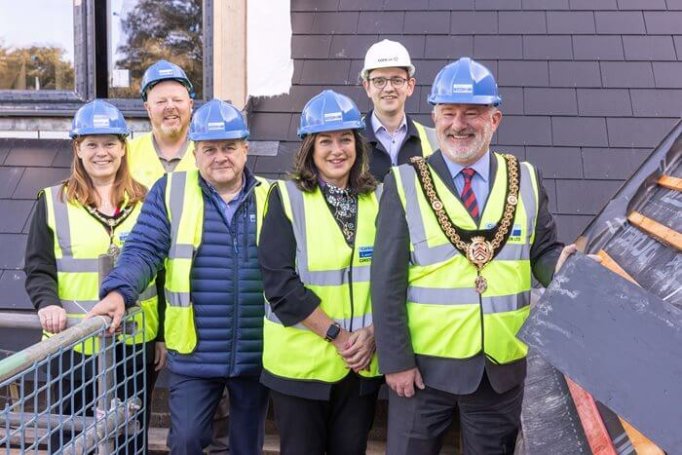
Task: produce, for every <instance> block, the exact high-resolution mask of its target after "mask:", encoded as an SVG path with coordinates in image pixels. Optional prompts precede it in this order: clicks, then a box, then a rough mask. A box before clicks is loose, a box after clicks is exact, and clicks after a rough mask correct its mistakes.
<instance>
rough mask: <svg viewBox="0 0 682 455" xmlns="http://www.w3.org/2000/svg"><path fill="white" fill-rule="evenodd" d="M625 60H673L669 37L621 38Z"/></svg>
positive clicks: (674, 57)
mask: <svg viewBox="0 0 682 455" xmlns="http://www.w3.org/2000/svg"><path fill="white" fill-rule="evenodd" d="M623 47H624V48H625V59H626V60H675V59H676V55H675V46H674V44H673V40H672V38H671V37H670V36H623Z"/></svg>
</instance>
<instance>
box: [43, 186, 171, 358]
mask: <svg viewBox="0 0 682 455" xmlns="http://www.w3.org/2000/svg"><path fill="white" fill-rule="evenodd" d="M62 191H63V187H62V186H61V185H59V186H55V187H51V188H47V189H45V190H44V192H45V202H46V208H47V224H48V226H49V227H50V229H52V232H53V233H54V239H55V241H54V256H55V263H56V266H57V287H58V294H59V298H60V301H61V304H62V307H63V308H64V310H65V311H66V313H67V316H68V317H71V318H78V317H83V316H84V315H85V314H86V313H87V312H88V311H90V310H91V309H92V307H93V306H94V305H95V304H96V303H97V302H98V301H99V260H98V259H97V258H98V257H99V256H100V255H102V254H106V252H107V250H108V249H109V242H110V240H109V234H108V233H107V232H106V229H105V228H104V227H103V226H102V224H101V223H100V222H99V221H98V220H96V219H95V218H93V217H92V215H90V214H89V213H88V212H87V211H86V210H85V209H84V208H83V207H82V206H80V205H79V204H73V203H67V202H65V201H62V200H60V197H59V195H60V194H61V193H62ZM141 205H142V204H137V205H136V207H135V208H134V209H133V212H132V213H131V214H130V215H129V216H128V217H127V218H126V219H125V220H124V221H123V222H122V223H121V224H119V225H118V226H116V228H114V237H113V242H114V244H115V245H116V246H118V247H121V246H122V244H123V241H122V240H121V236H122V235H125V234H127V233H128V232H129V231H130V230H132V228H133V226H134V224H135V221H136V220H137V217H138V215H139V213H140V207H141ZM138 300H139V302H140V306H141V307H142V309H143V312H144V316H143V312H139V313H138V314H137V315H136V316H135V318H136V319H135V320H136V322H137V323H138V324H139V327H142V323H143V321H144V324H145V327H144V331H142V330H140V331H139V332H138V333H137V334H135V335H134V336H125V342H126V343H127V344H134V343H141V342H143V341H149V340H152V339H154V338H155V337H156V332H157V330H158V314H157V298H156V283H155V282H154V281H152V282H151V283H150V284H149V286H148V287H147V288H146V289H145V291H144V292H143V293H142V294H141V295H140V296H139V299H138ZM48 335H49V334H48ZM82 346H85V349H84V350H83V348H82ZM97 346H98V343H94V342H88V343H85V344H83V345H77V346H76V347H75V348H74V349H75V350H76V351H78V352H82V353H84V354H92V353H94V352H95V351H96V349H97Z"/></svg>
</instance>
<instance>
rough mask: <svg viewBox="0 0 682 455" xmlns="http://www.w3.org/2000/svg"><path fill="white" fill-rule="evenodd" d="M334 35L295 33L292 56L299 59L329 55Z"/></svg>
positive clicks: (292, 38) (320, 57)
mask: <svg viewBox="0 0 682 455" xmlns="http://www.w3.org/2000/svg"><path fill="white" fill-rule="evenodd" d="M331 43H332V35H327V36H319V35H293V36H292V37H291V56H292V57H293V58H297V59H303V58H316V59H323V58H325V59H326V58H327V57H329V47H330V46H331Z"/></svg>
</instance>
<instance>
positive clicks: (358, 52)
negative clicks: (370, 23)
mask: <svg viewBox="0 0 682 455" xmlns="http://www.w3.org/2000/svg"><path fill="white" fill-rule="evenodd" d="M422 38H423V37H422ZM376 41H377V39H376V36H374V35H334V36H333V37H332V45H331V49H330V50H329V57H330V60H329V61H331V62H334V61H336V59H343V58H358V59H364V58H365V53H366V52H367V49H369V47H370V46H371V45H372V44H374V43H375V42H376Z"/></svg>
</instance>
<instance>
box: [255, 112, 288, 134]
mask: <svg viewBox="0 0 682 455" xmlns="http://www.w3.org/2000/svg"><path fill="white" fill-rule="evenodd" d="M250 120H251V123H250V124H249V131H250V132H251V136H252V138H253V139H257V140H277V139H280V140H282V139H287V138H288V137H289V126H290V124H291V120H292V114H289V113H281V114H271V113H265V112H262V113H259V114H258V115H257V116H254V117H253V118H252V119H250ZM297 120H298V117H297Z"/></svg>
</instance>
